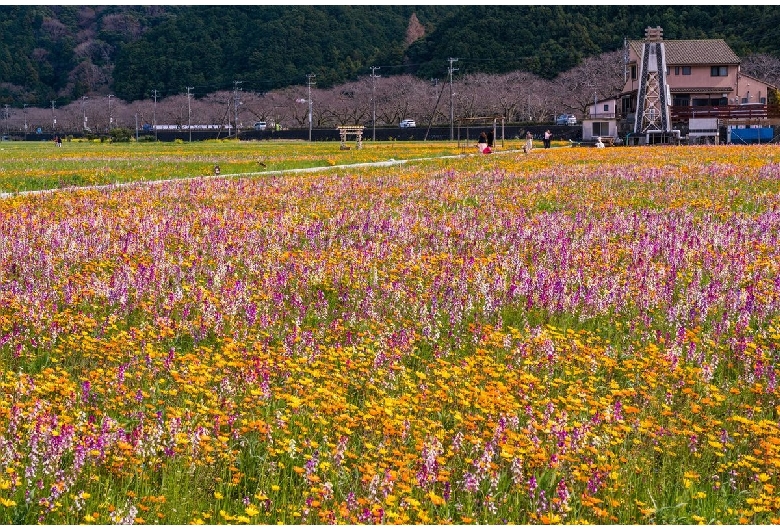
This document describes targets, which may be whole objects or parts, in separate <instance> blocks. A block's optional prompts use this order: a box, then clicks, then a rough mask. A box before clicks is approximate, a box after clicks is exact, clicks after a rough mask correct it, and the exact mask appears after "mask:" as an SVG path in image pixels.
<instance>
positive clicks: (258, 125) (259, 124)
mask: <svg viewBox="0 0 780 530" xmlns="http://www.w3.org/2000/svg"><path fill="white" fill-rule="evenodd" d="M267 128H268V124H267V123H266V122H264V121H256V122H255V130H256V131H264V130H266V129H267Z"/></svg>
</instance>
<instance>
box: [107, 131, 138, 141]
mask: <svg viewBox="0 0 780 530" xmlns="http://www.w3.org/2000/svg"><path fill="white" fill-rule="evenodd" d="M132 137H133V131H131V130H130V129H123V128H117V129H111V141H112V142H129V141H130V140H131V139H132Z"/></svg>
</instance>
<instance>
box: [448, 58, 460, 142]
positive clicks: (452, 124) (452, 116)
mask: <svg viewBox="0 0 780 530" xmlns="http://www.w3.org/2000/svg"><path fill="white" fill-rule="evenodd" d="M448 61H449V62H450V67H449V73H450V141H452V140H454V139H455V107H454V106H453V103H452V73H453V72H457V71H458V69H457V68H453V67H452V63H456V62H458V60H457V59H453V58H452V57H450V58H449V59H448Z"/></svg>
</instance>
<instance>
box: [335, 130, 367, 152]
mask: <svg viewBox="0 0 780 530" xmlns="http://www.w3.org/2000/svg"><path fill="white" fill-rule="evenodd" d="M338 130H339V135H340V136H341V149H342V150H347V149H349V146H348V145H347V136H348V135H352V136H354V137H355V149H363V126H362V125H339V126H338Z"/></svg>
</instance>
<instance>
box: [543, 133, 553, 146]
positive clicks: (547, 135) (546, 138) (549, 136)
mask: <svg viewBox="0 0 780 530" xmlns="http://www.w3.org/2000/svg"><path fill="white" fill-rule="evenodd" d="M550 140H552V133H551V132H550V129H547V130H546V131H544V148H545V149H549V148H550Z"/></svg>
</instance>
